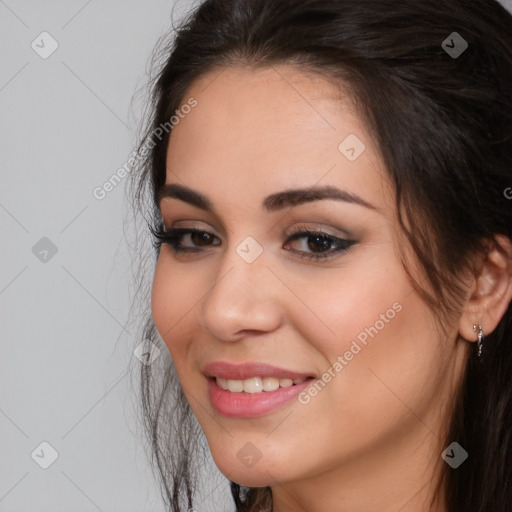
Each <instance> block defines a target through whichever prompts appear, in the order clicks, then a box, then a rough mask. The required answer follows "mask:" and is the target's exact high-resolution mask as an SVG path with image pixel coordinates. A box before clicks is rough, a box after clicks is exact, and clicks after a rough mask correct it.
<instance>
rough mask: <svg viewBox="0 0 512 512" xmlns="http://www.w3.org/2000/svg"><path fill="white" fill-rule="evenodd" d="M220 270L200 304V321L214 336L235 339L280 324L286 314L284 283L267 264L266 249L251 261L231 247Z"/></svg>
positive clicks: (263, 331)
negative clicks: (283, 305)
mask: <svg viewBox="0 0 512 512" xmlns="http://www.w3.org/2000/svg"><path fill="white" fill-rule="evenodd" d="M228 252H229V254H228ZM216 270H217V271H218V273H217V276H218V277H217V279H216V281H215V283H214V284H213V285H212V288H211V289H210V292H209V293H208V294H207V295H206V297H205V298H204V300H203V302H202V304H201V308H200V309H201V313H200V314H201V321H200V323H201V325H202V326H203V327H204V328H205V329H206V330H208V331H209V333H210V334H211V335H212V336H214V337H215V338H217V339H219V340H223V341H227V342H234V341H238V340H239V339H240V338H242V337H244V336H247V335H248V334H255V333H259V334H261V333H266V332H272V331H274V330H275V329H277V328H278V327H279V325H280V324H281V322H282V315H283V311H282V309H281V307H280V303H279V294H280V293H282V290H281V292H280V286H279V285H281V287H282V286H283V285H282V283H280V282H279V280H278V279H276V277H275V275H274V274H273V273H272V272H271V271H270V270H269V269H268V268H267V265H266V262H265V257H264V253H263V254H262V255H261V256H260V257H259V258H258V259H257V260H256V261H254V262H252V263H247V262H246V261H244V260H243V259H242V258H241V257H240V256H239V255H238V254H237V252H236V251H235V250H234V249H231V250H229V251H226V254H225V255H224V258H223V261H222V264H221V265H220V268H219V267H217V269H216Z"/></svg>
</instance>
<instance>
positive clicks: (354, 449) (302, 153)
mask: <svg viewBox="0 0 512 512" xmlns="http://www.w3.org/2000/svg"><path fill="white" fill-rule="evenodd" d="M191 96H192V97H194V98H196V99H197V102H198V104H197V106H196V107H195V108H194V109H193V110H192V111H191V112H190V113H189V114H188V115H187V116H185V117H184V119H182V120H180V122H179V123H178V124H177V125H176V126H175V127H174V128H173V131H172V135H171V138H170V144H169V149H168V155H167V175H166V183H168V184H171V183H177V184H181V185H185V186H187V187H189V188H192V189H194V190H195V191H198V192H200V193H202V194H203V195H205V196H207V197H208V198H209V199H210V201H211V202H212V203H213V205H214V208H215V213H209V212H206V211H203V210H202V209H199V208H197V207H195V206H192V205H190V204H188V203H186V202H184V201H181V200H179V199H176V198H164V199H163V200H162V201H161V205H160V208H161V212H162V217H163V220H164V224H165V227H166V229H169V228H174V227H182V228H183V227H187V228H196V229H200V230H204V231H206V232H209V233H211V234H212V235H214V237H213V238H212V239H211V241H210V245H206V246H199V248H200V250H201V252H199V253H189V254H186V253H174V252H173V249H172V247H171V246H170V245H166V244H164V245H163V246H162V249H161V253H160V256H159V259H158V262H157V266H156V271H155V276H154V283H153V292H152V311H153V317H154V320H155V324H156V326H157V329H158V331H159V333H160V335H161V336H162V338H163V340H164V341H165V343H166V345H167V347H168V349H169V351H170V353H171V356H172V358H173V361H174V363H175V366H176V370H177V372H178V376H179V378H180V381H181V383H182V386H183V388H184V390H185V393H186V395H187V398H188V400H189V403H190V405H191V407H192V410H193V412H194V414H195V415H196V417H197V419H198V421H199V423H200V425H201V427H202V429H203V431H204V433H205V435H206V438H207V441H208V444H209V447H210V450H211V453H212V456H213V459H214V461H215V463H216V464H217V466H218V467H219V469H220V470H221V471H222V472H223V473H224V474H225V475H226V476H227V477H228V478H230V479H231V480H233V481H236V482H238V483H240V484H242V485H247V486H253V487H261V486H267V485H269V486H271V487H272V494H273V502H274V505H273V506H274V511H275V512H285V511H286V512H293V511H303V510H307V511H308V512H327V511H329V512H332V511H333V510H343V511H344V512H373V511H375V510H383V511H397V512H398V511H399V510H400V511H401V512H413V511H414V512H418V511H423V510H425V511H426V510H429V504H430V502H431V501H432V499H433V498H434V497H436V498H437V501H435V507H434V508H433V510H437V511H439V512H443V511H446V510H447V508H446V507H445V504H444V495H443V492H442V491H441V492H439V493H437V494H436V484H437V477H438V476H439V474H440V472H441V471H442V470H443V469H444V464H445V463H444V461H443V460H442V458H441V456H440V455H441V452H442V451H443V450H444V449H445V448H446V446H447V444H449V443H446V441H445V435H446V429H447V421H448V418H449V414H450V412H451V407H452V406H453V397H454V396H455V394H456V392H457V388H458V385H459V383H460V379H461V375H462V371H463V369H464V365H465V361H466V358H467V356H468V351H469V348H470V344H469V343H468V342H467V341H466V340H471V341H474V340H476V335H475V333H474V332H473V331H472V326H473V324H475V323H480V324H483V325H484V326H486V329H487V331H488V332H490V331H491V330H492V329H493V328H494V327H495V325H496V323H497V321H499V318H501V316H502V315H503V312H504V311H505V309H506V304H508V302H506V301H507V300H508V301H510V297H511V295H512V292H511V289H512V287H511V286H510V266H509V263H507V262H508V261H509V260H507V259H503V258H501V259H500V253H498V252H497V251H494V252H492V251H490V252H489V254H490V255H491V257H490V258H488V257H482V258H481V259H480V260H478V261H477V263H476V264H475V265H476V267H477V268H478V271H479V272H480V274H481V276H483V277H480V278H474V275H473V274H472V273H468V274H467V276H466V287H467V297H466V303H465V305H464V307H463V308H462V309H461V311H460V312H458V313H457V314H454V315H453V316H452V317H450V318H448V319H447V321H446V324H445V325H444V328H445V330H446V333H443V334H442V333H441V330H440V329H439V328H438V319H437V318H436V316H435V314H434V313H433V312H432V311H431V310H430V309H429V308H428V307H427V306H426V305H425V303H424V302H423V301H422V300H421V298H420V297H419V296H418V295H417V293H416V292H415V291H414V290H413V287H412V285H411V283H410V281H409V279H408V277H407V275H406V273H405V271H404V269H403V266H402V264H401V261H400V251H405V252H406V254H408V258H410V259H411V261H413V257H412V255H411V254H410V253H409V252H408V251H409V250H408V248H407V247H406V246H405V245H404V241H403V238H401V237H400V234H399V230H398V223H397V219H396V212H395V206H394V192H393V189H392V187H391V186H390V184H389V179H388V177H387V174H386V171H385V168H384V164H383V163H382V158H381V156H380V155H379V152H378V150H377V148H376V146H375V144H374V142H373V140H372V137H371V136H370V134H369V131H368V130H367V128H366V127H365V125H364V123H363V121H362V120H361V119H360V117H359V116H358V115H357V113H356V110H355V108H354V106H353V104H352V103H351V102H350V97H349V95H348V92H347V90H346V89H344V88H343V87H340V85H339V84H334V83H332V82H330V81H327V80H326V79H324V78H322V77H320V76H317V75H314V74H311V73H306V72H305V71H304V70H297V69H294V68H293V67H289V66H285V65H281V66H278V67H274V68H258V69H254V68H250V67H244V66H234V67H228V68H223V69H221V70H215V71H212V72H210V73H208V74H206V75H204V76H202V77H201V78H200V79H198V80H197V81H196V82H194V83H193V85H192V86H191V88H190V89H189V91H187V94H186V95H185V98H184V100H183V102H184V103H185V102H186V101H187V98H189V97H191ZM349 134H356V135H357V137H358V138H359V139H360V140H361V141H363V142H364V144H365V146H366V149H365V151H364V152H363V153H362V154H361V155H360V156H359V157H358V158H357V159H356V160H355V161H353V162H351V161H349V160H348V159H347V158H346V157H345V156H344V155H343V154H342V153H341V152H340V151H339V150H338V146H339V144H340V142H342V141H343V140H344V139H345V138H346V137H347V135H349ZM324 185H331V186H335V187H337V188H340V189H343V190H346V191H349V192H351V193H354V194H357V195H358V196H360V197H361V198H363V199H364V200H365V201H367V202H368V203H370V204H372V205H373V206H374V207H375V208H374V209H371V208H366V207H364V206H361V205H358V204H353V203H348V202H343V201H336V200H319V201H313V202H310V203H306V204H302V205H298V206H295V207H293V208H291V207H287V208H285V209H284V210H281V211H276V212H272V213H269V212H266V211H264V210H263V208H262V201H263V199H264V198H265V197H266V196H268V195H270V194H274V193H276V192H280V191H283V190H286V189H290V188H300V187H310V186H324ZM303 225H305V226H307V227H308V228H310V229H311V230H318V229H322V230H323V231H324V232H326V233H327V234H328V235H331V236H334V237H338V238H348V239H350V240H355V241H356V243H355V244H354V245H353V246H352V247H350V248H349V249H348V250H347V251H345V252H338V253H336V254H333V255H332V257H331V258H328V259H325V260H319V261H318V262H315V261H309V260H307V259H301V258H300V257H299V255H298V253H299V252H300V251H302V252H305V253H309V254H311V253H312V252H313V250H314V249H315V247H316V246H315V245H313V246H311V244H309V245H308V238H307V237H304V238H301V239H299V240H295V241H293V242H289V243H288V244H287V240H288V239H289V237H290V236H291V234H292V231H291V230H292V229H293V228H294V227H297V226H303ZM248 236H251V237H253V238H254V239H255V240H256V241H257V242H258V243H259V244H260V246H261V247H262V248H263V252H262V254H261V255H260V256H259V257H258V258H257V259H256V260H255V261H254V262H253V263H250V264H249V263H247V262H246V261H244V259H242V258H241V257H240V256H239V254H238V253H237V252H236V250H235V249H236V248H237V246H239V244H240V243H241V242H242V241H243V240H244V239H245V238H246V237H248ZM198 243H200V241H199V242H198V240H197V239H191V238H190V236H185V237H184V238H183V239H182V245H185V246H188V247H198V245H197V244H198ZM219 243H220V245H215V244H219ZM194 244H196V245H194ZM311 247H312V248H311ZM507 247H508V246H507ZM330 251H331V253H333V251H332V250H330ZM509 256H510V254H509ZM493 258H494V260H493ZM504 262H505V263H504ZM496 264H497V265H496ZM500 265H501V267H500ZM496 268H501V270H496ZM413 269H415V270H414V272H415V278H416V279H418V280H419V281H422V280H424V278H425V276H423V275H422V274H421V272H420V270H419V266H418V265H416V266H414V265H413ZM507 276H508V277H507ZM426 282H428V281H425V282H423V285H424V286H425V283H426ZM497 292H499V297H498V295H497ZM489 297H491V298H489ZM486 300H487V302H486V303H485V304H484V303H483V302H485V301H486ZM479 301H480V302H479ZM493 301H494V302H493ZM395 303H399V304H400V305H401V310H400V311H399V312H397V313H396V315H395V317H394V318H393V319H391V320H389V321H388V322H386V323H385V326H384V328H382V329H381V330H379V332H378V334H377V335H376V336H375V337H374V338H369V339H368V343H367V345H366V346H364V345H362V344H361V343H359V345H361V346H362V349H361V350H360V351H359V352H358V353H357V355H355V356H354V357H353V359H352V360H351V361H349V362H348V364H347V365H346V366H344V368H343V370H342V371H341V372H339V373H335V377H334V378H332V379H331V381H330V382H329V383H328V384H327V385H326V386H325V388H323V389H322V390H321V392H319V393H318V394H317V395H316V396H315V397H313V398H311V400H310V402H309V403H308V404H306V405H304V404H301V403H299V402H298V401H297V400H294V401H292V402H291V403H288V404H286V405H285V406H283V407H281V408H279V409H278V410H276V411H273V412H271V413H269V414H267V415H265V416H262V417H258V418H251V419H236V418H226V417H224V416H222V415H220V414H218V413H217V412H216V411H215V410H214V409H213V407H212V405H211V403H210V401H209V397H208V389H207V382H206V378H205V376H204V375H203V374H202V372H201V370H202V368H203V366H204V365H205V364H206V363H209V362H212V361H229V362H233V363H239V362H245V361H258V362H264V363H268V364H273V365H276V366H280V367H283V368H287V369H290V370H293V371H298V372H304V373H308V374H311V375H314V376H316V377H317V378H320V377H321V376H322V374H324V373H325V372H326V371H327V370H328V369H329V368H330V367H332V364H333V362H335V361H336V360H337V358H338V356H343V354H344V353H345V352H346V351H347V350H349V348H350V346H351V343H352V341H353V340H355V339H356V337H357V335H358V334H360V333H361V332H362V331H364V330H365V328H368V327H370V326H374V325H375V323H376V321H377V320H379V319H381V318H382V317H381V315H382V314H385V312H386V311H387V310H389V309H390V308H392V305H393V304H395ZM484 310H489V311H490V312H491V313H490V316H486V314H484ZM248 442H250V443H252V444H253V445H254V446H255V447H256V448H257V450H258V451H259V452H260V453H261V459H260V460H259V461H258V462H257V463H256V464H255V465H254V466H252V467H250V468H249V467H246V466H245V465H244V464H243V463H242V462H241V460H239V458H238V457H237V453H238V451H239V450H240V449H241V448H242V447H244V445H246V443H248Z"/></svg>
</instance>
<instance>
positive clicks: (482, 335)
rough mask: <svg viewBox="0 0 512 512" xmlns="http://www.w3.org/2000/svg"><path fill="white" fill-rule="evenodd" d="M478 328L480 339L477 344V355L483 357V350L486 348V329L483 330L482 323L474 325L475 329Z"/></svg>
mask: <svg viewBox="0 0 512 512" xmlns="http://www.w3.org/2000/svg"><path fill="white" fill-rule="evenodd" d="M477 330H478V335H477V336H478V339H477V344H478V352H477V357H481V356H482V350H483V348H484V331H483V330H482V326H481V325H478V326H477V325H473V331H475V332H477Z"/></svg>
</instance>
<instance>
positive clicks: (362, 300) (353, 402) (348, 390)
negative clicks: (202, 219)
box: [296, 258, 444, 438]
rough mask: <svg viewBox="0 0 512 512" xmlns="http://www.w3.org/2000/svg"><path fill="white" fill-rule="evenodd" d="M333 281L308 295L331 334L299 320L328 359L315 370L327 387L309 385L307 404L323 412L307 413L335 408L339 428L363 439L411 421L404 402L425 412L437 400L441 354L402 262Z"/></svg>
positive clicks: (430, 322) (304, 334)
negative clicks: (377, 430) (380, 428)
mask: <svg viewBox="0 0 512 512" xmlns="http://www.w3.org/2000/svg"><path fill="white" fill-rule="evenodd" d="M334 281H335V282H336V285H335V286H334V285H332V284H330V283H327V282H325V283H324V286H323V287H311V288H310V290H309V292H308V293H307V297H308V299H309V300H308V305H310V306H311V309H312V310H314V311H315V312H318V314H317V316H318V317H320V319H321V320H322V323H323V324H324V326H328V328H329V330H327V328H324V327H321V326H320V327H319V324H318V322H316V321H315V322H311V321H310V322H307V321H305V320H304V318H303V319H302V320H299V319H298V317H297V324H296V325H302V332H301V335H302V337H303V338H304V339H307V340H309V342H310V344H311V345H314V346H315V348H316V349H317V350H318V351H319V352H321V353H322V355H323V356H324V357H323V359H324V361H325V367H324V368H318V369H317V370H319V371H320V373H321V380H322V381H323V382H322V383H320V384H319V386H318V391H317V390H315V389H314V388H313V387H310V388H309V392H310V393H311V394H309V393H307V394H304V395H303V397H302V398H303V403H305V402H308V403H309V405H308V406H307V408H309V407H311V409H317V410H316V411H315V412H313V411H312V410H311V411H310V412H309V413H308V414H311V416H313V417H320V416H321V414H322V411H324V410H325V408H326V407H329V410H331V411H332V412H337V414H336V417H337V418H339V425H338V426H339V427H340V428H343V430H344V431H346V432H349V431H350V432H352V433H353V434H354V436H355V437H356V438H357V432H367V431H368V430H372V429H373V427H374V426H375V425H376V424H380V425H383V424H385V423H386V422H387V421H389V423H390V425H391V424H392V423H393V422H396V421H401V420H403V419H404V416H411V415H410V414H409V413H408V410H407V408H406V407H405V406H404V403H406V404H410V406H411V407H413V408H415V410H416V411H418V412H420V411H422V410H424V409H425V408H426V407H427V405H428V403H429V402H430V401H432V400H434V399H435V396H436V394H437V393H438V391H439V390H438V389H437V388H436V386H437V385H438V383H439V382H441V381H442V375H441V373H442V368H443V366H444V365H443V364H438V363H439V359H440V358H441V353H442V351H441V350H440V340H439V339H438V335H437V331H436V329H435V322H434V317H433V314H432V312H431V311H430V310H429V309H428V307H427V306H426V305H425V304H424V303H423V302H422V301H421V299H420V298H419V297H418V295H417V294H416V293H415V292H414V290H413V288H412V285H411V283H410V282H409V280H408V279H407V276H406V274H405V272H404V270H403V268H402V267H401V265H400V263H399V262H394V261H392V259H391V258H390V259H389V260H388V261H387V263H386V261H385V260H384V259H381V261H380V264H379V265H368V264H365V265H364V268H363V266H362V265H361V267H358V265H353V266H351V268H350V272H347V273H340V278H339V279H336V280H334ZM311 318H312V317H310V320H311ZM313 326H314V327H315V328H313ZM319 333H321V334H322V335H321V336H320V335H319ZM436 374H439V375H436ZM308 395H309V396H308ZM321 395H322V396H321ZM314 402H316V404H314ZM348 418H350V421H347V419H348ZM395 426H396V425H395ZM368 435H369V434H368ZM370 437H371V436H370Z"/></svg>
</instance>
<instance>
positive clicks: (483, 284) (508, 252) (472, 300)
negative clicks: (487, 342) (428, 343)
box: [459, 235, 512, 341]
mask: <svg viewBox="0 0 512 512" xmlns="http://www.w3.org/2000/svg"><path fill="white" fill-rule="evenodd" d="M475 263H476V265H475V271H474V274H473V276H472V277H471V279H470V283H469V288H468V292H467V299H466V304H465V306H464V308H463V310H462V315H461V318H460V321H459V334H460V336H462V337H463V338H464V339H466V340H468V341H476V340H477V333H476V332H474V330H473V326H474V325H477V326H478V325H481V326H482V330H483V332H484V335H488V334H490V333H491V332H492V331H494V329H496V326H497V325H498V323H499V322H500V320H501V318H502V317H503V315H504V314H505V311H506V310H507V308H508V305H509V304H510V301H511V300H512V242H511V241H510V239H509V238H507V237H506V236H503V235H496V237H495V241H491V242H490V243H489V245H488V246H487V248H486V250H485V251H484V252H483V253H482V254H480V255H479V256H478V257H477V261H476V262H475Z"/></svg>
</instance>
